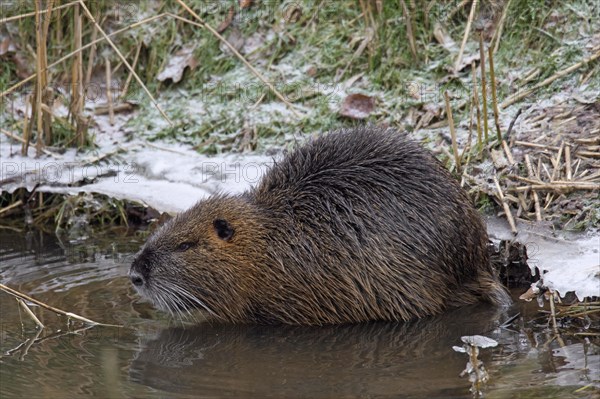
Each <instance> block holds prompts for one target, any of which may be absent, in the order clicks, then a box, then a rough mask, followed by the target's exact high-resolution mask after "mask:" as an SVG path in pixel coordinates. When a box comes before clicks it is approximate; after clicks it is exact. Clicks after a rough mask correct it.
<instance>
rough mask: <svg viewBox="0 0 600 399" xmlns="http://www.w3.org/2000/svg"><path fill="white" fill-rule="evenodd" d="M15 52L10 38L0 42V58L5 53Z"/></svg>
mask: <svg viewBox="0 0 600 399" xmlns="http://www.w3.org/2000/svg"><path fill="white" fill-rule="evenodd" d="M16 50H17V48H16V47H15V45H14V44H13V42H12V40H10V37H5V38H4V39H2V41H0V56H3V55H5V54H6V53H14V52H15V51H16Z"/></svg>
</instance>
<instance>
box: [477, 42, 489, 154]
mask: <svg viewBox="0 0 600 399" xmlns="http://www.w3.org/2000/svg"><path fill="white" fill-rule="evenodd" d="M479 66H480V67H481V98H482V100H483V138H484V140H485V142H486V143H487V141H488V109H487V84H486V79H485V51H484V50H483V31H480V32H479Z"/></svg>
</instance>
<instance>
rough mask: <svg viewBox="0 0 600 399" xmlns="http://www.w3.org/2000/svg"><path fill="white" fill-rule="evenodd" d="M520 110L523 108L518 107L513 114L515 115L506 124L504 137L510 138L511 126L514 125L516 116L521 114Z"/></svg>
mask: <svg viewBox="0 0 600 399" xmlns="http://www.w3.org/2000/svg"><path fill="white" fill-rule="evenodd" d="M521 112H523V108H519V110H518V111H517V113H516V114H515V116H514V117H513V118H512V120H511V121H510V124H509V125H508V129H506V136H505V137H506V139H507V140H509V139H510V134H511V133H512V130H513V126H514V125H515V122H516V121H517V118H518V117H519V115H521Z"/></svg>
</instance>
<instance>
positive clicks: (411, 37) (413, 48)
mask: <svg viewBox="0 0 600 399" xmlns="http://www.w3.org/2000/svg"><path fill="white" fill-rule="evenodd" d="M400 4H402V12H403V13H404V19H405V20H406V33H407V36H408V44H409V45H410V52H411V53H412V55H413V58H414V59H415V60H416V59H417V45H416V43H415V36H414V32H413V23H412V22H413V20H412V16H411V14H410V11H409V10H408V7H407V6H406V1H404V0H401V1H400Z"/></svg>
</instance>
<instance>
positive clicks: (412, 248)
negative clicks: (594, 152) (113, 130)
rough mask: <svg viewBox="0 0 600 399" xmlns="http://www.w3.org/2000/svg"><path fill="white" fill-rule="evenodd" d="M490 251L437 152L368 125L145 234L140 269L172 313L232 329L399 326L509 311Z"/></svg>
mask: <svg viewBox="0 0 600 399" xmlns="http://www.w3.org/2000/svg"><path fill="white" fill-rule="evenodd" d="M215 221H217V222H215ZM182 243H189V245H187V246H183V247H182V246H181V244H182ZM487 245H488V236H487V233H486V229H485V225H484V223H483V222H482V220H481V217H480V216H479V214H478V213H477V211H476V210H475V208H474V207H473V206H472V204H471V202H470V200H469V198H468V197H467V195H466V193H465V192H464V191H463V190H462V189H461V187H460V186H459V185H458V183H457V182H456V180H455V179H454V178H453V177H452V176H451V175H450V174H449V173H448V172H447V171H446V169H445V168H444V167H443V166H442V165H441V164H440V163H439V162H438V161H437V160H435V159H434V158H433V157H432V156H431V154H430V153H428V152H427V151H425V150H424V149H422V148H421V147H420V146H418V145H417V144H415V143H414V142H412V141H410V140H408V139H406V138H405V137H404V135H402V134H401V133H398V132H396V131H394V130H382V129H377V128H372V127H367V128H360V129H352V130H342V131H336V132H332V133H329V134H325V135H322V136H320V137H317V138H315V139H312V140H309V142H307V143H306V144H305V145H303V146H300V147H299V148H298V149H296V150H295V151H293V152H291V153H290V154H288V155H287V156H286V157H285V158H284V159H283V160H282V161H280V162H278V163H277V164H276V165H275V166H274V167H273V168H272V169H271V170H270V171H269V172H268V173H267V175H266V176H265V177H264V179H263V180H262V181H261V182H260V184H259V185H258V186H257V187H255V188H254V189H251V190H249V191H247V192H246V193H244V194H242V195H239V196H224V195H217V196H213V197H211V198H209V199H207V200H204V201H200V202H199V203H198V204H196V205H195V206H194V207H192V208H191V209H189V210H187V211H185V212H183V213H181V214H180V215H178V216H177V217H176V218H175V219H173V220H171V221H169V222H168V223H167V224H166V225H165V226H163V227H162V228H161V229H159V230H158V231H157V232H156V233H154V234H153V235H152V236H151V237H150V238H149V239H148V242H147V243H146V244H145V246H144V247H143V248H142V250H141V251H140V254H139V255H138V256H137V258H136V260H135V261H134V263H133V265H132V272H131V273H136V275H138V276H139V275H141V276H142V277H143V286H140V287H138V289H139V291H140V292H141V293H142V294H143V295H145V296H148V297H149V298H150V299H151V300H152V301H153V302H154V303H155V304H156V305H157V306H159V307H161V308H163V309H166V310H170V311H172V312H182V311H186V310H189V309H192V308H201V309H204V310H205V311H206V312H208V314H211V315H212V316H213V317H215V318H217V319H221V320H224V321H229V322H236V323H286V324H317V325H319V324H335V323H351V322H363V321H369V320H388V321H400V320H409V319H413V318H418V317H424V316H428V315H433V314H438V313H441V312H443V311H444V310H445V309H447V308H450V307H456V306H461V305H465V304H470V303H475V302H478V301H482V300H483V301H489V302H492V303H494V304H497V305H506V304H509V303H510V298H509V296H508V294H507V292H506V290H505V289H504V288H503V286H502V285H501V284H500V283H499V282H498V279H497V277H496V274H495V272H494V270H493V268H492V266H491V264H490V259H489V256H488V249H487ZM132 281H133V277H132ZM140 281H141V280H138V281H137V283H138V285H139V284H140Z"/></svg>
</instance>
